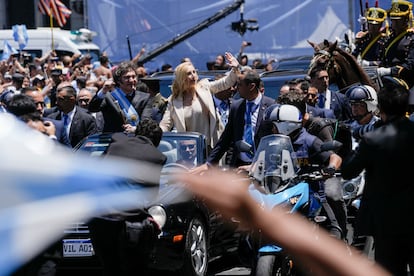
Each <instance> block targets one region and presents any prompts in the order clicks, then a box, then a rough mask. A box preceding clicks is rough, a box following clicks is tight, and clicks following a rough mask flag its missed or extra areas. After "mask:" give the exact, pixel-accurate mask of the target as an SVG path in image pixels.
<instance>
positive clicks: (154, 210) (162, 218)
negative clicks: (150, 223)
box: [148, 205, 167, 229]
mask: <svg viewBox="0 0 414 276" xmlns="http://www.w3.org/2000/svg"><path fill="white" fill-rule="evenodd" d="M148 213H149V214H150V215H151V216H152V218H153V219H154V220H155V221H156V222H157V223H158V226H159V227H160V228H161V229H162V228H163V227H164V225H165V222H166V221H167V214H166V212H165V210H164V208H163V207H162V206H160V205H154V206H151V207H150V208H149V209H148Z"/></svg>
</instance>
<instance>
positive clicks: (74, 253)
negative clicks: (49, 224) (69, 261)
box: [63, 239, 95, 257]
mask: <svg viewBox="0 0 414 276" xmlns="http://www.w3.org/2000/svg"><path fill="white" fill-rule="evenodd" d="M93 255H95V253H94V251H93V247H92V242H91V239H65V240H63V257H90V256H93Z"/></svg>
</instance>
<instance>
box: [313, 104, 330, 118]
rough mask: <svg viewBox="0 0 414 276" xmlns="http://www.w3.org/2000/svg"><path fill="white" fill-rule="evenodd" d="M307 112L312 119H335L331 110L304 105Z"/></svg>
mask: <svg viewBox="0 0 414 276" xmlns="http://www.w3.org/2000/svg"><path fill="white" fill-rule="evenodd" d="M306 109H307V112H308V113H309V114H310V115H312V116H313V117H321V118H330V119H335V114H334V112H333V110H331V109H326V108H320V107H318V106H312V105H308V104H307V105H306Z"/></svg>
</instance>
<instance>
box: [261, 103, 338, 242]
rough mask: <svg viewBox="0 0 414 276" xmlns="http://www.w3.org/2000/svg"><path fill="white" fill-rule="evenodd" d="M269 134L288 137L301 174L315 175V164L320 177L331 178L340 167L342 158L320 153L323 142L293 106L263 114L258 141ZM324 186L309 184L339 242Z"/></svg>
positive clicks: (272, 106)
mask: <svg viewBox="0 0 414 276" xmlns="http://www.w3.org/2000/svg"><path fill="white" fill-rule="evenodd" d="M269 134H283V135H286V136H289V137H290V139H291V141H292V145H293V150H294V151H295V153H296V158H297V160H298V163H299V166H300V168H301V170H300V171H301V172H302V173H306V172H312V171H314V168H312V165H314V164H318V165H320V166H322V167H323V168H322V173H323V174H324V175H325V176H326V177H330V176H333V175H334V174H335V172H336V170H338V169H339V167H340V166H341V164H342V158H341V157H340V156H339V155H338V154H336V153H334V152H333V151H322V150H321V146H322V144H323V143H324V142H323V141H322V140H321V139H319V138H318V137H317V136H315V135H312V134H310V133H309V132H308V131H307V130H306V129H305V128H304V127H303V115H302V113H301V112H300V110H299V109H298V108H297V107H296V106H294V105H290V104H282V105H279V104H273V105H271V106H269V107H268V108H267V109H266V110H265V113H264V117H263V120H262V122H261V123H260V125H259V132H258V136H259V137H258V139H260V138H261V137H264V136H266V135H269ZM324 185H325V182H324V181H317V182H315V183H311V186H312V189H313V190H314V191H317V193H318V195H319V197H320V201H321V203H322V205H323V207H324V209H325V211H326V213H327V215H328V217H329V221H330V229H329V231H330V233H331V234H332V235H333V236H335V237H337V238H339V239H341V238H343V237H342V235H343V232H344V231H342V229H341V227H340V226H339V225H338V222H337V219H336V216H335V215H334V213H333V211H332V208H331V207H330V205H329V204H328V202H327V200H326V195H325V188H324Z"/></svg>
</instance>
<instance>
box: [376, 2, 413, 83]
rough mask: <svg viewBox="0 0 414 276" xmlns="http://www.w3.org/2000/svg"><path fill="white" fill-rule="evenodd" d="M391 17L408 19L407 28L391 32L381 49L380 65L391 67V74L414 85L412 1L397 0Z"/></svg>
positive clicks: (390, 13)
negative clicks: (398, 31)
mask: <svg viewBox="0 0 414 276" xmlns="http://www.w3.org/2000/svg"><path fill="white" fill-rule="evenodd" d="M389 16H390V18H391V19H400V20H407V19H408V26H407V29H406V30H404V31H403V32H401V33H399V34H397V33H395V32H391V35H390V36H389V38H388V39H386V40H385V41H384V42H383V46H382V47H381V49H380V55H381V57H382V59H381V64H380V66H382V67H388V68H390V69H391V72H390V75H391V76H393V77H397V78H401V79H403V80H404V81H405V82H407V84H408V85H409V87H412V86H413V85H414V30H413V29H412V28H411V21H412V3H410V2H408V1H395V2H393V3H392V7H391V10H390V11H389Z"/></svg>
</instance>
